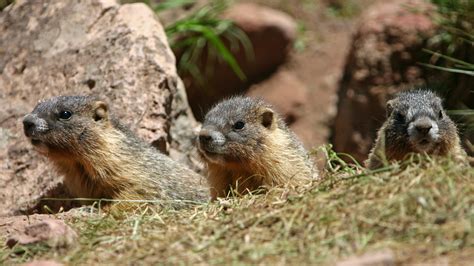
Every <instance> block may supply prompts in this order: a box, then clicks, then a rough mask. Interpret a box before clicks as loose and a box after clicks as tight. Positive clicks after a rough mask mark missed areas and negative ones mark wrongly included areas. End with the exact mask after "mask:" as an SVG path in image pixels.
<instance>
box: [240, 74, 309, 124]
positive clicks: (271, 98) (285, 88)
mask: <svg viewBox="0 0 474 266" xmlns="http://www.w3.org/2000/svg"><path fill="white" fill-rule="evenodd" d="M247 95H248V96H252V97H260V98H262V99H264V100H266V101H267V102H269V103H270V104H272V105H273V106H274V107H275V109H276V110H277V111H278V112H279V113H280V114H282V115H283V117H284V118H285V120H286V122H287V123H288V124H290V125H291V124H292V123H294V122H295V121H296V120H298V119H299V118H300V117H301V116H302V115H303V114H304V109H305V106H306V104H307V101H308V88H307V87H306V85H305V84H303V83H302V82H301V81H300V80H299V79H298V78H297V77H295V76H294V75H293V74H292V73H290V72H287V71H279V72H278V73H276V74H275V75H273V76H272V77H271V78H269V79H268V80H265V81H263V82H262V83H259V84H256V85H253V86H252V87H250V89H249V91H248V93H247Z"/></svg>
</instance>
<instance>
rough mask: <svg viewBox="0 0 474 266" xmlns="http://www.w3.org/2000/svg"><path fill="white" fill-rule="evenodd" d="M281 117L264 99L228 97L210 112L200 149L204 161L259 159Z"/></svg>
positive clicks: (203, 126)
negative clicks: (267, 139)
mask: <svg viewBox="0 0 474 266" xmlns="http://www.w3.org/2000/svg"><path fill="white" fill-rule="evenodd" d="M280 120H281V119H279V118H278V116H277V114H276V113H275V112H274V111H273V109H272V108H271V106H270V105H268V104H266V103H264V102H263V101H262V100H257V99H251V98H248V97H234V98H230V99H228V100H224V101H222V102H220V103H219V104H217V105H216V106H215V107H214V108H212V109H211V110H210V111H209V112H208V113H207V114H206V116H205V118H204V122H203V125H202V129H201V131H200V132H199V136H198V150H199V152H200V154H201V156H202V157H203V159H204V160H206V161H209V162H214V163H240V162H246V161H249V160H258V156H259V154H261V153H262V152H264V150H265V148H266V147H265V145H266V138H271V134H272V132H273V131H274V130H276V129H277V128H278V126H279V125H278V123H281V122H280Z"/></svg>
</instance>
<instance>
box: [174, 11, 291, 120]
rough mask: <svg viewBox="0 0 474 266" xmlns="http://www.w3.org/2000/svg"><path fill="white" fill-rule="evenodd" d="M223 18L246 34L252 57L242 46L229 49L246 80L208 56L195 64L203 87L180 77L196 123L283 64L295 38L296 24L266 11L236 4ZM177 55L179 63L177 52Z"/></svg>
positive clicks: (280, 13)
mask: <svg viewBox="0 0 474 266" xmlns="http://www.w3.org/2000/svg"><path fill="white" fill-rule="evenodd" d="M223 17H224V18H226V19H229V20H232V21H234V23H235V25H237V27H239V28H240V29H242V31H243V32H245V33H246V34H247V36H248V38H249V40H250V42H251V44H252V46H253V52H254V55H255V56H254V58H249V57H248V56H247V54H246V52H245V49H244V48H243V46H242V45H239V46H238V47H234V46H235V45H233V46H232V45H229V47H231V49H230V50H231V51H232V53H233V55H234V56H235V58H236V60H237V62H238V64H239V66H240V67H241V69H242V71H243V72H244V73H245V75H246V77H247V80H241V79H240V78H239V77H238V76H237V75H236V74H235V73H234V72H233V71H232V70H231V68H230V67H229V66H228V65H227V63H225V62H223V61H222V60H212V61H207V58H208V55H207V53H204V54H203V55H202V56H201V61H200V62H199V63H198V67H199V69H200V71H201V74H202V76H201V78H202V79H203V82H202V83H199V82H198V81H197V80H196V79H195V77H193V76H191V75H189V74H184V75H183V81H184V82H185V85H186V86H185V87H186V91H187V93H188V98H189V101H190V106H191V108H192V110H193V111H194V114H195V115H196V117H197V118H198V119H199V120H200V119H202V117H203V116H204V115H205V113H206V112H207V111H208V110H209V109H210V107H211V106H212V105H213V104H215V103H216V102H217V101H219V100H221V99H223V98H225V97H228V96H231V95H235V94H241V93H243V92H245V90H246V89H247V88H248V87H249V85H251V84H253V83H255V82H257V81H259V80H262V79H263V78H265V77H267V76H268V75H269V74H271V73H272V72H273V71H275V70H276V69H277V67H278V66H279V65H281V64H282V63H283V62H284V61H285V59H286V57H287V55H288V53H289V51H290V48H291V46H292V43H293V41H294V40H295V38H296V29H297V25H296V22H295V21H294V20H293V19H292V18H291V17H290V16H288V15H287V14H285V13H283V12H281V11H277V10H273V9H271V8H268V7H264V6H260V5H257V4H252V3H242V4H236V5H234V6H232V7H230V8H229V9H228V10H227V11H226V12H225V13H224V14H223ZM235 48H238V49H235ZM177 53H178V59H179V54H180V52H179V51H177Z"/></svg>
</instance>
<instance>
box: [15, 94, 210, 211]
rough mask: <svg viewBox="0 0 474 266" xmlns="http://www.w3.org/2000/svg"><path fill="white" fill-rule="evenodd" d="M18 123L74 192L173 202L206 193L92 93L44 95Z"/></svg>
mask: <svg viewBox="0 0 474 266" xmlns="http://www.w3.org/2000/svg"><path fill="white" fill-rule="evenodd" d="M23 125H24V133H25V135H26V136H27V137H28V138H29V139H30V140H31V143H32V144H33V146H34V147H35V149H36V150H37V151H39V152H40V153H42V154H44V155H45V156H47V157H48V158H49V159H50V160H51V161H52V162H53V164H54V165H55V166H56V168H57V169H58V171H59V172H60V173H61V174H63V175H64V184H65V186H66V188H67V189H68V190H69V192H71V194H72V195H73V196H75V197H81V198H92V199H118V200H120V199H122V200H157V199H158V200H163V201H168V200H169V201H171V202H178V204H179V202H180V201H181V202H182V201H188V200H189V201H198V202H202V201H206V200H207V199H208V198H209V196H208V195H209V194H208V190H207V187H206V186H205V185H206V184H205V181H204V180H201V179H203V178H201V176H200V175H198V174H196V173H194V172H193V171H191V170H190V169H188V168H186V167H185V166H183V165H181V164H179V163H177V162H175V161H173V160H172V159H171V158H169V157H167V156H166V155H164V154H161V153H160V152H159V151H158V150H156V149H155V148H153V147H152V146H151V145H149V144H148V143H145V142H144V141H142V140H140V139H138V138H137V137H136V136H135V135H134V134H133V133H132V132H131V131H130V130H129V129H128V128H126V127H125V126H123V125H122V124H120V123H119V122H118V121H117V120H116V119H114V118H112V117H110V116H109V108H108V106H107V104H106V103H105V102H103V101H100V100H98V99H97V98H95V97H92V96H59V97H54V98H51V99H48V100H45V101H43V102H40V103H39V104H38V105H37V106H36V107H35V108H34V110H33V112H32V113H30V114H28V115H26V116H25V118H24V119H23ZM201 183H203V184H202V185H201Z"/></svg>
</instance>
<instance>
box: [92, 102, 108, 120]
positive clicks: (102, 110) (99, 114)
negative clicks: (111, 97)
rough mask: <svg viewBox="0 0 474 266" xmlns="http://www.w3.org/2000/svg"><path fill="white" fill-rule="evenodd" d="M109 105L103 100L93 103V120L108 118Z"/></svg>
mask: <svg viewBox="0 0 474 266" xmlns="http://www.w3.org/2000/svg"><path fill="white" fill-rule="evenodd" d="M108 110H109V107H108V106H107V104H106V103H105V102H102V101H97V102H95V103H94V120H95V121H99V120H108V119H109V114H108Z"/></svg>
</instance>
